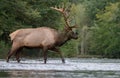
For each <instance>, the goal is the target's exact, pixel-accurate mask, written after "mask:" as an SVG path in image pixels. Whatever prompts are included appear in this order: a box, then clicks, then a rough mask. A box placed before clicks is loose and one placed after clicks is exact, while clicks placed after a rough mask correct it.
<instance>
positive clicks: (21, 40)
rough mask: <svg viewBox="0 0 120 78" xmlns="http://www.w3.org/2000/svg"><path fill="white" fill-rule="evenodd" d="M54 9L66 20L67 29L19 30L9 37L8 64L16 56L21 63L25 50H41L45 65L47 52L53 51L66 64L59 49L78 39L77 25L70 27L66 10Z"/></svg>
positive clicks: (41, 28) (40, 28)
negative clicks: (23, 50)
mask: <svg viewBox="0 0 120 78" xmlns="http://www.w3.org/2000/svg"><path fill="white" fill-rule="evenodd" d="M51 8H52V9H54V10H56V11H58V12H60V13H62V15H63V17H64V20H65V27H64V30H63V31H62V32H60V31H57V30H56V29H53V28H49V27H39V28H26V29H18V30H16V31H14V32H13V33H11V34H10V35H9V36H10V38H11V41H12V47H11V50H10V51H9V52H8V55H7V62H9V59H10V57H11V56H12V55H13V54H15V56H16V60H17V61H18V62H20V59H19V57H20V56H19V53H20V51H21V50H22V49H23V48H25V47H28V48H36V47H37V48H40V49H42V51H43V54H44V63H46V60H47V51H48V50H52V51H55V52H57V53H59V54H60V57H61V59H62V62H63V63H65V60H64V58H63V56H62V53H61V52H60V50H59V47H60V46H62V45H63V44H64V43H66V42H67V41H69V40H71V39H77V38H78V34H77V33H75V32H73V30H72V29H73V28H76V25H74V26H70V23H69V22H70V21H69V19H68V17H69V16H68V13H67V11H66V9H65V8H57V7H51Z"/></svg>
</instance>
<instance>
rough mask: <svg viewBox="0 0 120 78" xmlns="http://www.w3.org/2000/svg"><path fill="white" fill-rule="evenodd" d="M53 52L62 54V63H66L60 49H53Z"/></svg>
mask: <svg viewBox="0 0 120 78" xmlns="http://www.w3.org/2000/svg"><path fill="white" fill-rule="evenodd" d="M52 51H55V52H57V53H59V54H60V57H61V60H62V63H65V60H64V58H63V55H62V53H61V51H60V50H59V49H58V48H54V49H52Z"/></svg>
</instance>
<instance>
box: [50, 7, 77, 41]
mask: <svg viewBox="0 0 120 78" xmlns="http://www.w3.org/2000/svg"><path fill="white" fill-rule="evenodd" d="M51 8H52V9H54V10H56V11H58V12H60V13H61V14H62V15H63V17H64V21H65V27H64V31H65V34H66V36H67V37H68V38H69V39H78V33H77V32H74V31H73V30H72V29H73V28H77V26H76V24H75V25H74V26H70V21H71V20H70V19H69V13H68V12H67V10H68V9H67V8H65V7H64V8H57V7H51Z"/></svg>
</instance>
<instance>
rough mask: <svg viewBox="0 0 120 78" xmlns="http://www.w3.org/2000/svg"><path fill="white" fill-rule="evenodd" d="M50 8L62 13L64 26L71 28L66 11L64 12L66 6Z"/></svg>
mask: <svg viewBox="0 0 120 78" xmlns="http://www.w3.org/2000/svg"><path fill="white" fill-rule="evenodd" d="M51 8H52V9H54V10H56V11H59V12H60V13H62V15H63V17H64V20H65V23H66V25H65V27H66V28H71V27H70V24H69V19H68V18H69V16H67V15H68V12H66V10H67V9H66V8H57V7H51Z"/></svg>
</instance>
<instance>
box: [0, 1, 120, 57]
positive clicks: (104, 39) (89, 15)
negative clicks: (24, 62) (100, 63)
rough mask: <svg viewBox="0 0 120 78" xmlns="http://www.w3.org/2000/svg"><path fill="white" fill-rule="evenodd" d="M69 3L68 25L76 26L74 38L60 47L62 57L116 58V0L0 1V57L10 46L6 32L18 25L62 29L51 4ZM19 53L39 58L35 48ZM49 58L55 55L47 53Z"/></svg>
mask: <svg viewBox="0 0 120 78" xmlns="http://www.w3.org/2000/svg"><path fill="white" fill-rule="evenodd" d="M63 5H65V6H66V7H67V6H70V7H69V8H70V15H71V16H72V17H74V20H73V21H71V24H73V23H76V24H77V25H78V28H77V30H76V31H77V32H78V33H79V39H78V40H71V41H69V42H67V43H66V44H65V45H64V46H62V47H61V51H62V52H63V54H64V56H65V57H79V56H85V55H98V56H102V57H107V58H120V1H119V0H0V58H5V57H6V55H7V53H8V51H9V50H10V48H11V41H10V38H9V34H10V33H11V32H13V31H15V30H17V29H21V28H36V27H42V26H47V27H51V28H55V29H58V30H62V29H63V28H64V20H63V17H62V15H61V14H60V13H59V12H56V11H54V10H52V9H51V8H50V7H54V6H63ZM22 54H23V56H26V57H27V56H29V57H40V56H42V52H41V51H39V49H38V50H36V49H31V50H28V49H24V50H23V52H22ZM49 55H50V56H51V57H53V56H57V55H56V54H55V53H52V52H50V53H49Z"/></svg>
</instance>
